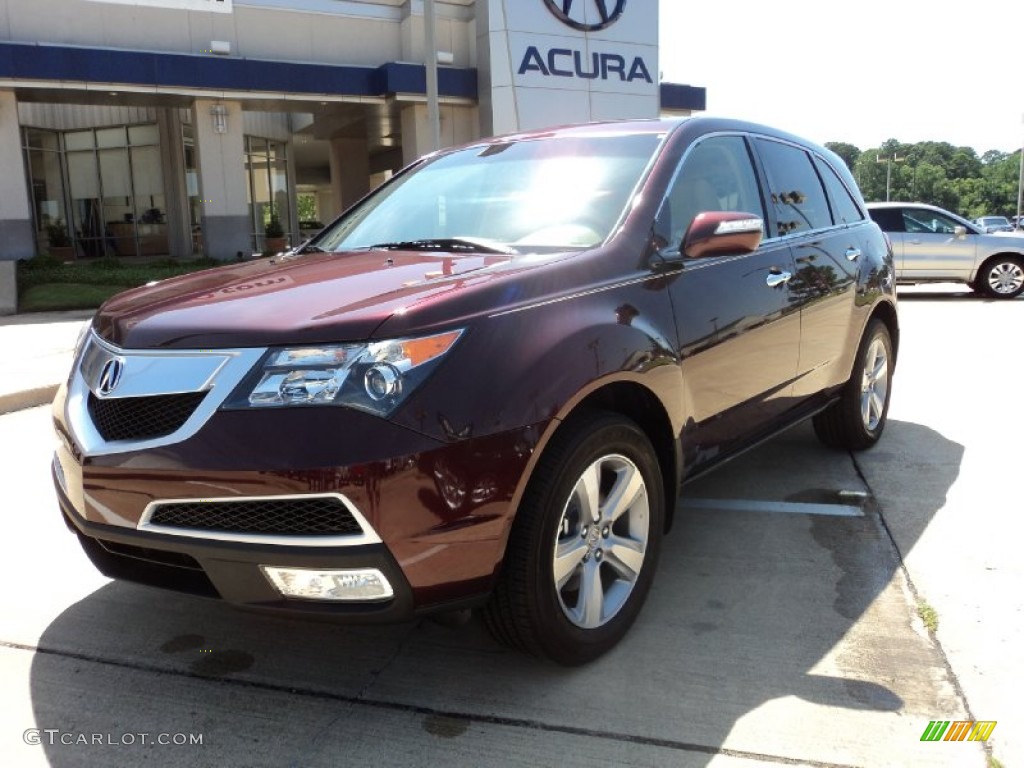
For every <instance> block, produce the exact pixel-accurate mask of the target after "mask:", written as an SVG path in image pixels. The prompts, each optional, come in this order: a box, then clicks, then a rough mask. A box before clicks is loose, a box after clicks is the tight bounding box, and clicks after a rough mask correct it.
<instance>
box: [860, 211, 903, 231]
mask: <svg viewBox="0 0 1024 768" xmlns="http://www.w3.org/2000/svg"><path fill="white" fill-rule="evenodd" d="M868 213H869V214H870V215H871V218H872V219H874V221H875V223H876V224H878V226H880V227H881V228H882V231H883V232H902V231H903V212H902V211H901V210H900V209H899V208H870V209H868Z"/></svg>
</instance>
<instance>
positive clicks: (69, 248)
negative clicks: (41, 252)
mask: <svg viewBox="0 0 1024 768" xmlns="http://www.w3.org/2000/svg"><path fill="white" fill-rule="evenodd" d="M47 250H48V251H49V252H50V255H51V256H53V257H54V258H55V259H60V260H61V261H74V260H75V246H73V245H51V246H50V247H49V248H48V249H47Z"/></svg>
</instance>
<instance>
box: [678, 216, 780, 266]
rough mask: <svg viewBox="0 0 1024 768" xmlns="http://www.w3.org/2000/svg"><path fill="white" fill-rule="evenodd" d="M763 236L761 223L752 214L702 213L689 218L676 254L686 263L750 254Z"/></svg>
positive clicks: (762, 224)
mask: <svg viewBox="0 0 1024 768" xmlns="http://www.w3.org/2000/svg"><path fill="white" fill-rule="evenodd" d="M763 233H764V221H763V220H762V219H761V217H760V216H757V215H755V214H753V213H744V212H742V211H705V212H703V213H698V214H697V215H696V216H694V217H693V221H692V222H690V226H689V227H687V229H686V234H685V235H684V236H683V245H682V247H681V248H680V251H681V252H682V255H683V256H685V257H686V258H688V259H700V258H705V257H707V256H739V255H742V254H745V253H753V252H754V251H756V250H757V247H758V246H759V245H760V244H761V237H762V235H763Z"/></svg>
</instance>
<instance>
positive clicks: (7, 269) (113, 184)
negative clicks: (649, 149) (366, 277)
mask: <svg viewBox="0 0 1024 768" xmlns="http://www.w3.org/2000/svg"><path fill="white" fill-rule="evenodd" d="M0 10H2V13H0V169H2V171H3V172H2V174H0V286H2V287H0V312H4V311H6V312H10V311H13V309H14V307H15V289H14V279H15V269H14V262H15V261H16V260H18V259H25V258H31V257H33V256H34V255H36V254H40V253H53V254H55V255H57V256H58V257H61V258H78V259H84V258H95V257H101V256H114V257H140V256H153V257H156V256H166V257H171V258H191V257H193V256H198V255H207V256H212V257H214V258H218V259H234V258H236V257H237V256H238V255H239V254H244V255H248V254H250V253H253V252H258V251H263V250H266V249H267V248H268V247H273V243H268V235H273V234H275V233H274V232H273V229H274V225H275V224H280V227H281V229H283V231H284V236H285V237H287V238H288V239H289V240H290V241H291V242H292V243H296V242H299V241H300V239H302V238H303V237H304V236H305V235H307V234H309V231H310V230H311V229H313V228H315V227H316V221H329V220H330V219H331V218H333V217H334V216H335V215H337V214H338V213H339V212H340V211H342V210H343V209H344V208H345V207H347V206H348V205H350V204H352V203H353V202H354V201H356V200H358V199H359V198H360V197H361V196H362V195H364V194H365V193H366V192H368V191H369V190H370V189H372V188H373V187H375V186H376V185H377V184H380V183H381V182H383V181H384V180H386V179H387V178H388V177H389V176H390V175H391V174H392V173H393V172H395V171H397V170H398V169H400V168H401V167H402V166H404V165H405V164H407V163H409V162H411V161H412V160H414V159H416V158H417V157H420V156H422V155H423V154H425V153H427V152H430V151H432V150H433V149H435V148H437V147H444V146H450V145H453V144H458V143H462V142H465V141H470V140H472V139H475V138H479V137H481V136H490V135H494V134H499V133H505V132H508V131H514V130H519V129H532V128H542V127H545V126H551V125H557V124H563V123H576V122H583V121H589V120H603V119H615V118H624V117H656V116H658V115H659V114H688V113H690V112H692V111H696V110H702V109H704V103H705V93H704V89H703V88H700V87H693V86H689V85H682V84H672V83H664V82H661V78H660V75H659V60H658V0H570V1H567V0H433V2H429V1H428V2H424V1H423V0H32V2H26V0H0ZM429 53H432V54H433V55H429ZM435 62H436V66H434V63H435ZM428 63H429V66H427V64H428ZM434 72H436V76H435V75H434ZM268 227H269V229H270V231H269V232H268Z"/></svg>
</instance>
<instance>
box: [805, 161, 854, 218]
mask: <svg viewBox="0 0 1024 768" xmlns="http://www.w3.org/2000/svg"><path fill="white" fill-rule="evenodd" d="M814 164H815V165H816V166H817V167H818V173H819V174H820V175H821V180H822V181H823V182H825V191H826V192H828V200H829V203H831V204H832V219H833V221H834V222H835V223H836V224H855V223H857V222H858V221H864V214H863V213H861V210H860V208H859V207H858V205H857V203H856V201H855V200H854V199H853V196H852V195H851V194H850V190H848V189H847V188H846V185H845V184H843V182H842V181H841V180H840V178H839V175H838V174H837V173H836V172H835V171H834V170H832V166H831V165H829V164H828V163H826V162H825V161H824V160H822V159H821V158H820V157H815V158H814Z"/></svg>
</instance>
